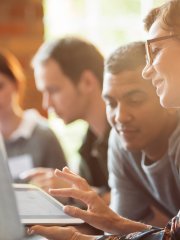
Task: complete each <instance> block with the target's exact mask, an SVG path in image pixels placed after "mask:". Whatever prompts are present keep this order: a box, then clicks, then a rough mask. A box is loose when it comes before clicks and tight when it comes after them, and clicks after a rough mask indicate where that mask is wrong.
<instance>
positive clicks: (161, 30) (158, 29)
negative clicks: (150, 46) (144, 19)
mask: <svg viewBox="0 0 180 240" xmlns="http://www.w3.org/2000/svg"><path fill="white" fill-rule="evenodd" d="M165 29H166V28H165V25H164V23H163V22H162V21H161V20H160V19H157V20H156V21H155V22H154V23H153V24H152V26H151V27H150V29H149V32H148V39H153V38H157V37H162V36H166V35H167V34H169V33H170V32H169V31H167V30H165Z"/></svg>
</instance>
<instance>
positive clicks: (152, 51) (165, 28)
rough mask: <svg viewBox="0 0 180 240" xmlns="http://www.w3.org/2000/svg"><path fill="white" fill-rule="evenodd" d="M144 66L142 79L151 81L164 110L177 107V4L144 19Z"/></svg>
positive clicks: (175, 1) (179, 5)
mask: <svg viewBox="0 0 180 240" xmlns="http://www.w3.org/2000/svg"><path fill="white" fill-rule="evenodd" d="M145 29H146V30H147V31H148V38H149V40H147V41H146V53H147V65H146V67H145V68H144V71H143V77H144V78H145V79H151V80H152V83H153V85H154V86H155V87H156V92H157V95H158V96H159V97H160V102H161V104H162V105H163V106H164V107H180V80H179V77H180V1H179V0H171V1H168V2H167V3H165V4H163V5H162V6H161V7H159V8H156V9H153V10H152V11H151V12H150V13H149V14H148V16H147V17H146V19H145Z"/></svg>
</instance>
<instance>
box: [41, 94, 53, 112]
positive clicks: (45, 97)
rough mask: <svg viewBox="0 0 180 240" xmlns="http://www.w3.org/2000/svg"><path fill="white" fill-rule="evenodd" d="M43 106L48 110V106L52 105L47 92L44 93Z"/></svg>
mask: <svg viewBox="0 0 180 240" xmlns="http://www.w3.org/2000/svg"><path fill="white" fill-rule="evenodd" d="M42 107H43V109H45V110H47V109H48V108H50V107H52V104H51V100H50V96H49V94H48V93H47V92H45V93H43V99H42Z"/></svg>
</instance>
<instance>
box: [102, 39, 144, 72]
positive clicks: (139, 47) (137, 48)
mask: <svg viewBox="0 0 180 240" xmlns="http://www.w3.org/2000/svg"><path fill="white" fill-rule="evenodd" d="M145 54H146V53H145V45H144V42H141V41H139V42H132V43H128V44H126V45H122V46H120V47H119V48H117V49H116V50H115V51H114V52H113V53H111V55H110V56H109V57H108V58H107V60H106V61H105V72H109V73H111V74H118V73H120V72H123V71H126V70H135V69H136V68H138V67H140V66H145V64H146V58H145Z"/></svg>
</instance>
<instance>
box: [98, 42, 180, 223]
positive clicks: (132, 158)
mask: <svg viewBox="0 0 180 240" xmlns="http://www.w3.org/2000/svg"><path fill="white" fill-rule="evenodd" d="M144 65H145V48H144V44H143V43H142V42H137V43H131V44H128V45H126V46H121V47H120V48H119V49H117V50H116V51H115V52H114V53H113V54H112V55H111V56H110V58H109V59H108V60H107V61H106V63H105V75H104V82H103V93H102V96H103V98H104V100H105V103H106V113H107V117H108V121H109V123H110V124H111V126H112V127H113V130H112V132H111V135H110V142H109V155H108V163H109V185H110V188H111V208H112V209H113V210H115V212H118V213H119V214H120V215H122V216H124V217H127V218H130V219H133V220H138V221H144V222H148V223H151V224H157V225H158V224H159V225H162V224H164V222H163V221H164V220H165V221H166V219H164V220H163V219H162V218H159V217H160V215H159V216H158V215H154V216H153V214H152V209H151V207H152V206H156V208H157V209H158V210H161V211H162V212H163V213H164V214H165V215H166V216H168V217H170V216H173V215H175V214H176V213H177V211H178V209H179V208H180V193H179V189H180V184H179V176H178V172H177V169H176V165H177V164H178V163H179V159H180V155H179V151H178V146H179V136H180V122H179V116H178V113H177V112H176V111H175V110H168V109H164V108H163V107H162V106H161V105H160V103H159V98H158V97H157V95H156V92H155V90H154V88H153V86H152V84H151V82H150V81H144V79H143V78H142V75H141V73H142V69H143V67H144ZM157 216H158V218H156V217H157Z"/></svg>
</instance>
